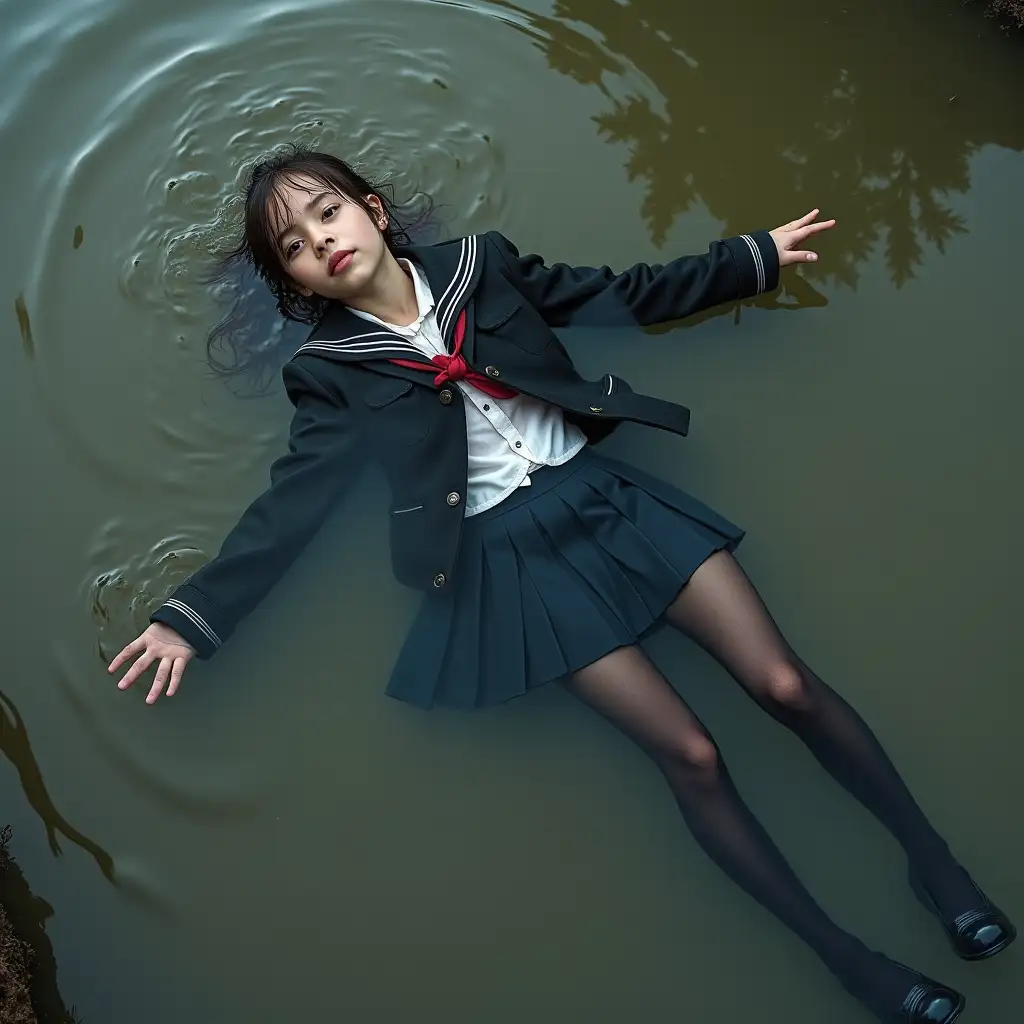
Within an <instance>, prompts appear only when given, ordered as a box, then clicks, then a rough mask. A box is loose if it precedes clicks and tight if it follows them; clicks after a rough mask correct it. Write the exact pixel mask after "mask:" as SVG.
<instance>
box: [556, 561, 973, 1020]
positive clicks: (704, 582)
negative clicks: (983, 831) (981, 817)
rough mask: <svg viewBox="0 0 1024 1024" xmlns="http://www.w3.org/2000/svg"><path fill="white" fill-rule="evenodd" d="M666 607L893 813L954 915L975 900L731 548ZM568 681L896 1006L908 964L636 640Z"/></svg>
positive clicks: (731, 862)
mask: <svg viewBox="0 0 1024 1024" xmlns="http://www.w3.org/2000/svg"><path fill="white" fill-rule="evenodd" d="M666 618H667V620H668V622H669V623H671V624H672V625H673V626H675V627H676V628H677V629H679V630H681V631H683V632H684V633H686V634H687V635H689V636H690V637H692V638H693V639H694V640H695V641H696V642H697V643H698V644H700V646H701V647H703V648H704V649H705V650H707V651H708V652H709V653H710V654H712V655H713V656H714V657H715V658H716V659H717V660H718V661H719V662H720V663H721V664H722V665H723V666H724V667H725V668H726V669H727V670H728V671H729V672H730V674H731V675H732V676H733V677H734V678H735V679H736V680H737V682H739V683H740V685H741V686H743V688H744V689H745V690H746V691H747V693H749V694H750V695H751V696H752V697H753V698H754V699H755V700H756V701H757V702H758V703H759V704H760V705H761V707H763V708H764V709H765V710H766V711H767V712H768V713H769V714H770V715H771V716H772V717H773V718H775V719H776V720H777V721H779V722H781V723H782V724H783V725H785V726H787V727H788V728H790V729H792V730H793V732H795V733H796V734H797V736H799V737H800V739H801V740H803V742H804V743H805V744H806V745H807V747H808V748H809V749H810V751H811V753H812V754H814V756H815V757H816V758H817V759H818V761H819V762H820V763H821V765H822V766H823V767H824V768H825V769H826V771H828V772H829V773H830V774H831V775H832V776H833V778H835V779H836V781H837V782H839V783H840V785H842V786H843V787H845V788H846V789H847V790H848V791H849V792H850V793H852V794H853V795H854V796H855V797H856V798H857V799H858V800H859V801H860V802H861V803H862V804H864V806H865V807H867V809H868V810H869V811H871V813H872V814H874V815H875V816H876V817H877V818H878V820H879V821H881V822H882V824H883V825H885V827H886V828H887V829H888V830H889V831H890V832H891V833H892V834H893V836H895V838H896V839H897V840H898V842H899V843H900V844H901V845H902V846H903V848H904V850H906V852H907V855H908V857H909V859H910V863H911V865H912V866H913V868H914V870H915V871H916V872H917V873H918V874H919V876H920V877H921V879H922V880H923V881H924V882H925V884H926V885H927V886H928V887H929V889H930V890H931V892H932V894H933V896H934V897H935V899H936V900H937V902H938V903H939V906H940V907H941V908H942V909H943V911H944V912H945V913H947V914H950V915H952V916H955V915H956V914H959V913H961V912H962V911H964V910H967V909H970V908H971V907H972V906H973V905H974V904H975V903H976V902H977V894H976V893H975V891H974V889H973V887H972V886H971V883H970V881H969V879H968V878H967V875H966V874H965V873H964V871H963V870H962V869H961V868H960V867H959V865H958V864H957V863H956V861H955V860H954V859H953V857H952V855H951V854H950V852H949V850H948V848H947V846H946V844H945V843H944V842H943V840H942V838H941V837H940V836H939V835H938V833H936V831H935V829H934V828H932V826H931V824H930V823H929V822H928V820H927V818H925V816H924V814H923V813H922V811H921V809H920V808H919V807H918V806H917V804H916V803H915V801H914V798H913V797H912V796H911V795H910V792H909V791H908V790H907V787H906V786H905V785H904V783H903V780H902V779H901V778H900V776H899V773H898V772H897V771H896V768H895V767H894V765H893V764H892V762H891V761H890V760H889V758H888V756H887V755H886V753H885V751H884V750H883V749H882V747H881V745H880V744H879V742H878V740H877V739H875V737H874V735H873V734H872V732H871V730H870V729H869V728H868V726H867V724H866V723H865V722H864V720H863V719H862V718H861V717H860V716H859V715H858V714H857V712H856V711H854V710H853V708H851V707H850V705H849V704H847V703H846V701H845V700H843V698H842V697H840V696H839V694H837V693H836V692H835V691H834V690H832V689H831V688H830V687H829V686H827V685H826V684H825V683H823V682H822V681H821V680H820V679H819V678H818V677H817V676H816V675H814V673H813V672H811V670H810V669H809V668H808V667H807V666H806V665H805V664H804V663H803V662H802V661H801V660H800V659H799V658H798V657H797V656H796V654H794V652H793V651H792V649H791V648H790V646H789V644H788V643H787V642H786V640H785V639H784V638H783V636H782V634H781V633H780V632H779V629H778V627H777V626H776V625H775V623H774V621H773V620H772V617H771V615H770V614H769V612H768V610H767V608H765V606H764V604H763V602H762V601H761V599H760V597H759V596H758V593H757V591H756V590H755V589H754V587H753V585H752V584H751V583H750V581H749V580H748V579H747V577H746V575H745V574H744V572H743V570H742V569H741V568H740V566H739V564H738V563H737V562H736V561H735V559H733V557H732V555H730V554H728V553H727V552H724V551H723V552H719V553H717V554H715V555H712V556H711V558H709V559H708V560H707V561H706V562H705V563H704V564H703V565H702V566H701V567H700V568H699V569H698V570H697V572H696V573H694V575H693V577H692V578H691V579H690V581H689V582H688V583H687V585H686V586H685V587H684V588H683V590H682V591H681V592H680V594H679V596H678V597H677V598H676V600H675V602H674V603H673V604H672V606H671V607H670V608H669V610H668V612H667V614H666ZM566 686H567V688H568V689H569V690H570V692H572V693H573V694H574V695H575V696H577V697H579V698H580V699H581V700H582V701H584V702H585V703H587V704H589V705H590V706H591V707H592V708H593V709H594V710H595V711H597V712H598V713H600V714H601V715H603V716H604V717H605V718H606V719H608V720H609V721H610V722H611V723H612V724H613V725H615V726H616V727H617V728H619V729H620V730H621V731H622V732H624V733H625V734H626V735H627V736H629V737H630V739H632V740H633V741H634V742H635V743H637V744H638V745H639V746H640V747H641V748H642V749H643V750H644V751H645V752H646V753H647V755H648V756H649V757H650V758H651V759H652V760H653V761H654V763H655V764H656V765H657V766H658V768H659V769H660V770H661V772H662V774H663V775H664V776H665V779H666V780H667V782H668V784H669V786H670V787H671V789H672V793H673V795H674V796H675V799H676V802H677V803H678V805H679V809H680V811H681V812H682V814H683V817H684V818H685V819H686V823H687V825H688V826H689V827H690V830H691V831H692V833H693V835H694V837H695V838H696V840H697V841H698V843H700V845H701V846H702V847H703V848H704V850H705V851H706V852H707V854H708V855H709V856H710V857H711V858H712V859H713V860H714V861H715V862H716V863H717V864H718V865H719V867H721V868H722V870H723V871H725V873H726V874H727V875H729V877H730V878H732V879H733V881H735V882H736V883H737V884H739V885H740V886H741V887H742V888H743V889H745V890H746V891H747V892H748V893H749V894H750V895H751V896H753V897H754V899H756V900H757V901H758V902H759V903H761V904H762V905H763V906H764V907H766V908H767V909H768V910H770V911H771V912H772V913H773V914H775V916H776V917H778V918H779V919H780V920H781V921H782V922H783V923H784V924H786V925H787V926H788V927H789V928H791V929H792V930H793V931H794V932H795V933H796V934H797V935H799V936H800V938H802V939H803V940H804V941H805V942H807V943H808V944H809V945H810V946H811V948H812V949H814V951H815V952H816V953H817V954H818V955H819V956H820V957H821V959H822V960H823V961H824V962H825V964H826V965H827V966H828V967H829V969H830V970H832V971H833V973H834V974H836V976H837V977H838V978H839V979H840V981H842V982H843V983H844V984H845V985H846V987H847V988H849V989H850V990H851V991H852V992H853V993H854V994H855V995H858V996H859V997H860V998H862V999H864V1001H865V1002H867V1003H868V1004H869V1005H871V1006H873V1007H874V1008H876V1009H878V1010H881V1011H885V1010H887V1009H892V1008H893V1007H894V1006H895V1007H898V1006H899V1004H900V1003H901V1002H902V999H903V997H904V996H905V995H906V993H907V990H908V988H909V987H910V983H908V979H907V976H906V975H905V974H904V973H903V971H902V970H901V969H900V968H898V967H897V966H895V965H892V964H891V963H890V962H888V961H886V960H884V958H882V957H880V956H879V955H878V954H875V953H872V952H871V951H870V950H868V949H867V947H865V946H864V945H863V944H862V943H861V942H860V941H859V940H857V939H856V938H854V937H853V936H852V935H850V934H849V933H847V932H844V931H843V930H842V929H840V928H839V927H838V926H837V925H836V924H835V923H834V922H833V921H832V920H831V919H830V918H829V917H828V916H827V915H826V914H825V912H824V911H823V910H822V909H821V907H819V906H818V904H817V903H816V902H815V901H814V898H813V897H812V896H811V895H810V893H809V892H808V891H807V890H806V889H805V888H804V886H803V884H802V883H801V882H800V880H799V879H798V878H797V877H796V875H795V874H794V873H793V870H792V869H791V868H790V866H789V865H788V864H787V863H786V860H785V858H784V857H783V856H782V854H781V853H780V852H779V850H778V848H777V847H776V846H775V844H774V843H773V842H772V840H771V838H770V837H769V836H768V834H767V832H765V830H764V828H763V827H762V826H761V824H760V823H759V822H758V820H757V819H756V818H755V817H754V815H753V814H752V813H751V811H750V810H749V808H748V807H747V806H746V804H744V803H743V800H742V798H741V797H740V795H739V793H738V792H737V791H736V787H735V786H734V785H733V782H732V779H731V778H730V776H729V773H728V771H727V770H726V767H725V764H724V763H723V761H722V757H721V754H720V753H719V751H718V748H717V747H716V746H715V743H714V741H713V740H712V738H711V736H710V735H709V734H708V732H707V730H706V729H705V728H704V726H703V725H702V724H701V722H700V721H699V719H698V718H697V717H696V715H694V713H693V712H692V711H691V710H690V709H689V707H688V706H687V705H686V704H685V703H684V701H683V700H682V698H681V697H680V696H679V695H678V694H677V693H676V691H675V690H674V689H673V688H672V687H671V686H670V685H669V683H668V682H667V681H666V680H665V678H664V677H663V676H662V675H661V673H660V672H659V671H658V670H657V669H656V668H655V667H654V665H652V664H651V662H650V661H649V660H648V659H647V657H646V655H645V654H644V653H643V652H642V651H641V650H640V648H638V647H623V648H620V649H618V650H616V651H613V652H612V653H611V654H609V655H607V656H606V657H604V658H601V659H600V661H597V662H594V663H593V664H591V665H588V666H587V667H586V668H584V669H582V670H580V671H579V672H577V673H575V675H574V676H573V677H572V678H571V679H569V680H568V681H567V682H566Z"/></svg>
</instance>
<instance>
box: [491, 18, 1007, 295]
mask: <svg viewBox="0 0 1024 1024" xmlns="http://www.w3.org/2000/svg"><path fill="white" fill-rule="evenodd" d="M496 2H497V3H498V4H499V5H500V6H502V7H505V8H506V9H510V10H514V11H515V12H516V14H517V19H516V22H518V23H519V24H520V25H522V23H523V21H524V20H525V22H526V23H527V24H528V26H529V27H528V28H526V29H524V31H526V32H527V33H528V34H529V35H530V36H531V38H532V39H533V40H534V41H535V43H536V44H537V45H538V46H539V47H540V48H541V49H542V51H543V52H544V54H545V56H546V58H547V60H548V61H549V63H550V64H551V66H552V67H553V68H554V69H555V70H558V71H560V72H562V73H564V74H567V75H569V76H570V77H572V78H573V79H575V80H577V81H579V82H582V83H589V84H594V85H597V86H599V87H600V88H602V90H603V91H604V92H605V94H606V95H608V96H609V100H610V102H611V109H610V110H608V111H606V112H605V113H603V114H601V115H599V116H598V117H597V118H596V119H595V120H596V122H597V125H598V130H599V132H600V134H601V135H602V136H603V137H604V138H606V139H608V141H610V142H616V143H622V144H623V145H625V146H627V147H628V148H629V151H630V157H629V160H628V163H627V170H628V173H629V176H630V178H631V179H641V180H643V181H645V182H646V184H647V192H646V197H645V199H644V202H643V207H642V211H641V212H642V215H643V217H644V219H645V221H646V223H647V225H648V227H649V230H650V232H651V236H652V238H653V240H654V242H655V243H656V244H659V245H660V244H661V243H662V242H663V241H664V239H665V237H666V234H667V232H668V230H669V229H670V227H671V226H672V224H673V222H674V221H675V219H676V218H677V217H678V216H680V215H681V214H683V213H685V212H686V211H687V210H688V209H690V207H691V206H692V205H693V204H694V203H695V202H697V201H703V202H704V203H705V204H706V205H707V207H708V209H709V210H710V211H711V213H712V214H713V215H714V216H716V217H718V218H719V219H721V220H723V221H725V223H726V225H727V228H728V230H729V232H730V233H733V232H741V231H747V230H749V229H750V227H751V225H752V224H753V225H756V224H760V223H762V222H764V221H765V219H766V217H768V218H769V219H770V217H771V216H775V217H776V219H780V218H783V217H785V218H788V217H791V216H797V215H799V214H800V213H803V212H805V211H806V210H807V209H809V208H811V207H812V206H817V207H820V208H821V209H822V210H823V211H825V212H826V215H827V216H835V217H837V218H838V219H839V220H840V223H841V227H842V230H841V231H840V232H836V233H835V234H834V235H832V236H830V237H829V239H828V242H827V243H826V244H827V246H828V248H829V258H828V259H827V260H826V261H823V263H822V264H820V265H818V266H814V267H810V266H809V267H805V268H804V272H805V273H807V274H808V275H809V276H812V277H817V278H818V279H819V280H821V279H825V278H831V279H833V280H837V281H841V282H843V283H846V284H849V285H851V286H854V285H855V284H856V282H857V265H858V264H859V263H860V262H862V261H863V260H864V259H865V258H866V257H867V256H868V254H869V253H870V252H871V251H872V249H873V248H874V247H875V246H876V245H877V244H878V243H880V242H882V243H884V247H885V255H886V264H887V267H888V270H889V273H890V275H891V277H892V280H893V281H894V283H895V284H896V285H897V286H899V285H902V284H903V283H904V282H905V281H906V280H907V279H908V278H910V277H912V276H913V274H914V271H915V269H916V268H917V266H918V265H919V264H920V262H921V258H922V246H923V244H924V243H926V242H927V243H930V244H932V245H935V246H937V247H938V248H939V249H940V250H941V249H942V248H943V246H944V245H945V244H946V243H947V242H948V241H949V240H950V239H951V238H952V237H953V236H954V235H955V234H957V233H960V232H963V231H964V230H965V226H964V224H963V222H962V220H961V219H960V218H959V217H958V216H957V215H956V214H954V213H953V212H952V211H951V210H950V209H949V207H948V206H946V205H945V204H944V202H943V195H944V194H945V193H948V192H950V191H957V192H963V191H965V190H966V189H967V187H968V184H969V181H968V158H969V157H970V156H971V154H972V153H973V152H974V151H975V150H976V149H977V148H978V147H979V146H980V145H983V144H985V143H988V142H997V143H1000V144H1002V145H1008V146H1012V147H1013V148H1016V149H1020V148H1024V121H1021V120H1020V119H1017V127H1016V128H1014V127H1013V125H1014V123H1015V120H1014V118H1012V117H1008V116H1006V114H1005V113H1003V111H1005V110H1006V97H1005V95H1003V94H1002V93H1001V92H1000V91H999V87H1000V80H999V77H998V76H997V75H989V76H980V77H974V76H972V77H971V89H972V92H975V93H978V92H983V91H985V90H988V91H989V92H990V93H991V95H988V96H979V95H975V96H974V99H973V108H972V110H971V116H970V122H969V124H968V122H967V119H966V117H961V116H960V108H959V106H958V105H957V103H956V101H955V99H953V98H952V96H953V94H954V93H955V91H956V88H957V81H958V80H961V81H962V71H961V72H960V73H959V74H958V73H957V69H958V68H960V67H962V64H963V56H964V55H963V50H964V48H966V47H967V46H968V45H969V43H968V41H967V40H965V39H963V38H960V37H958V36H957V35H956V34H955V33H954V32H952V31H944V32H941V33H940V32H929V33H928V34H927V37H926V38H925V37H923V36H922V30H923V29H926V28H927V26H925V25H923V24H922V22H927V21H928V20H929V19H930V18H934V19H939V18H940V17H942V16H943V14H944V13H945V12H943V13H939V12H937V11H932V12H928V11H924V12H922V11H905V10H904V11H901V10H898V8H899V5H893V4H891V3H889V2H888V0H862V2H861V3H860V4H858V5H853V4H850V5H849V9H850V10H853V11H854V12H855V13H854V14H848V13H847V11H846V10H845V9H843V8H841V7H840V6H838V5H834V4H825V5H820V6H819V5H814V8H815V13H814V14H813V15H811V14H808V13H807V12H808V8H807V7H803V8H801V9H799V10H798V11H797V12H795V13H794V14H792V15H791V16H789V17H786V14H785V10H784V9H780V8H778V7H776V6H773V5H766V4H763V3H759V2H755V0H746V2H744V3H738V4H732V5H730V7H729V10H728V13H725V11H724V10H723V9H722V8H717V9H714V10H712V11H711V12H710V13H708V12H706V10H705V9H704V8H703V7H702V6H698V5H696V4H673V3H665V2H664V0H628V2H622V0H556V3H555V9H554V14H553V15H552V16H540V15H534V14H530V13H528V12H526V11H524V10H522V9H521V8H519V7H518V6H516V5H515V4H513V3H511V2H509V0H496ZM826 8H827V9H826ZM830 22H831V24H830ZM596 40H600V42H597V41H596ZM628 65H632V66H633V67H635V68H636V69H637V70H638V71H639V72H640V73H641V74H642V75H643V76H644V77H646V78H647V79H648V80H649V81H650V82H652V83H653V85H654V86H655V88H656V89H657V91H658V92H659V93H660V100H655V101H654V103H658V104H659V105H660V104H662V103H663V109H655V105H654V103H652V100H651V99H650V98H648V97H645V96H640V95H632V96H629V97H626V98H621V99H617V98H614V97H612V96H611V95H610V93H609V91H608V89H607V87H606V86H607V82H606V81H605V80H604V78H605V76H606V75H616V74H619V73H621V72H622V70H623V69H624V68H625V67H627V66H628ZM986 79H987V80H986ZM986 121H987V122H988V123H985V122H986ZM1008 136H1011V137H1008ZM769 209H770V210H771V211H778V212H777V213H769V212H768V211H769ZM771 226H774V224H772V225H771Z"/></svg>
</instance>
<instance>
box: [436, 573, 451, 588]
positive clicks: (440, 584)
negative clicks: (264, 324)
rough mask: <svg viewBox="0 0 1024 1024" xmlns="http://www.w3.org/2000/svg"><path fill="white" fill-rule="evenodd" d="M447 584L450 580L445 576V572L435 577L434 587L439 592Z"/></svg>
mask: <svg viewBox="0 0 1024 1024" xmlns="http://www.w3.org/2000/svg"><path fill="white" fill-rule="evenodd" d="M447 582H448V579H447V577H446V576H445V574H444V573H443V572H439V573H438V574H437V575H436V576H435V577H434V586H435V587H437V589H438V590H440V589H441V587H443V586H444V585H445V584H446V583H447Z"/></svg>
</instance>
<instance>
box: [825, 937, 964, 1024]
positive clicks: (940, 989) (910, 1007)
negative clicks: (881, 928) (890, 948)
mask: <svg viewBox="0 0 1024 1024" xmlns="http://www.w3.org/2000/svg"><path fill="white" fill-rule="evenodd" d="M872 955H873V957H874V958H875V960H876V961H877V965H878V967H877V969H878V976H877V977H876V978H874V979H872V978H871V976H870V973H868V974H865V973H864V972H863V967H862V972H861V973H860V974H859V976H858V978H857V979H856V980H855V981H854V980H852V979H849V978H848V979H847V980H846V981H843V979H842V978H840V982H841V983H842V984H843V986H844V987H845V988H846V991H847V992H849V993H850V995H852V996H853V997H854V998H855V999H858V1000H859V1001H860V1002H861V1003H862V1005H863V1006H864V1007H865V1008H866V1009H868V1010H871V1011H872V1012H873V1013H874V1015H875V1016H876V1017H877V1018H878V1019H879V1020H880V1021H881V1022H882V1024H951V1022H952V1021H954V1020H956V1019H957V1017H959V1016H960V1014H961V1013H963V1011H964V1007H965V1006H966V1005H967V1000H966V999H965V998H964V996H962V995H961V994H960V993H959V992H956V991H955V990H953V989H951V988H950V987H949V986H948V985H940V984H939V983H938V982H937V981H933V980H932V979H931V978H928V977H925V975H923V974H921V973H920V971H915V970H914V969H913V968H912V967H908V966H907V965H906V964H901V963H900V962H899V961H898V960H891V959H890V958H889V957H887V956H885V955H884V954H882V953H878V952H875V953H874V954H872ZM894 972H899V976H900V977H901V978H902V983H903V984H904V985H905V986H906V987H905V988H900V987H897V986H899V985H900V982H898V981H897V980H896V975H895V973H894ZM851 982H852V983H851ZM894 988H895V991H897V992H905V993H906V995H904V997H903V999H902V1001H901V1002H900V1003H899V1004H898V1005H897V1004H896V1002H895V999H894V998H893V995H894ZM896 998H899V997H898V996H897V997H896Z"/></svg>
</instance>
